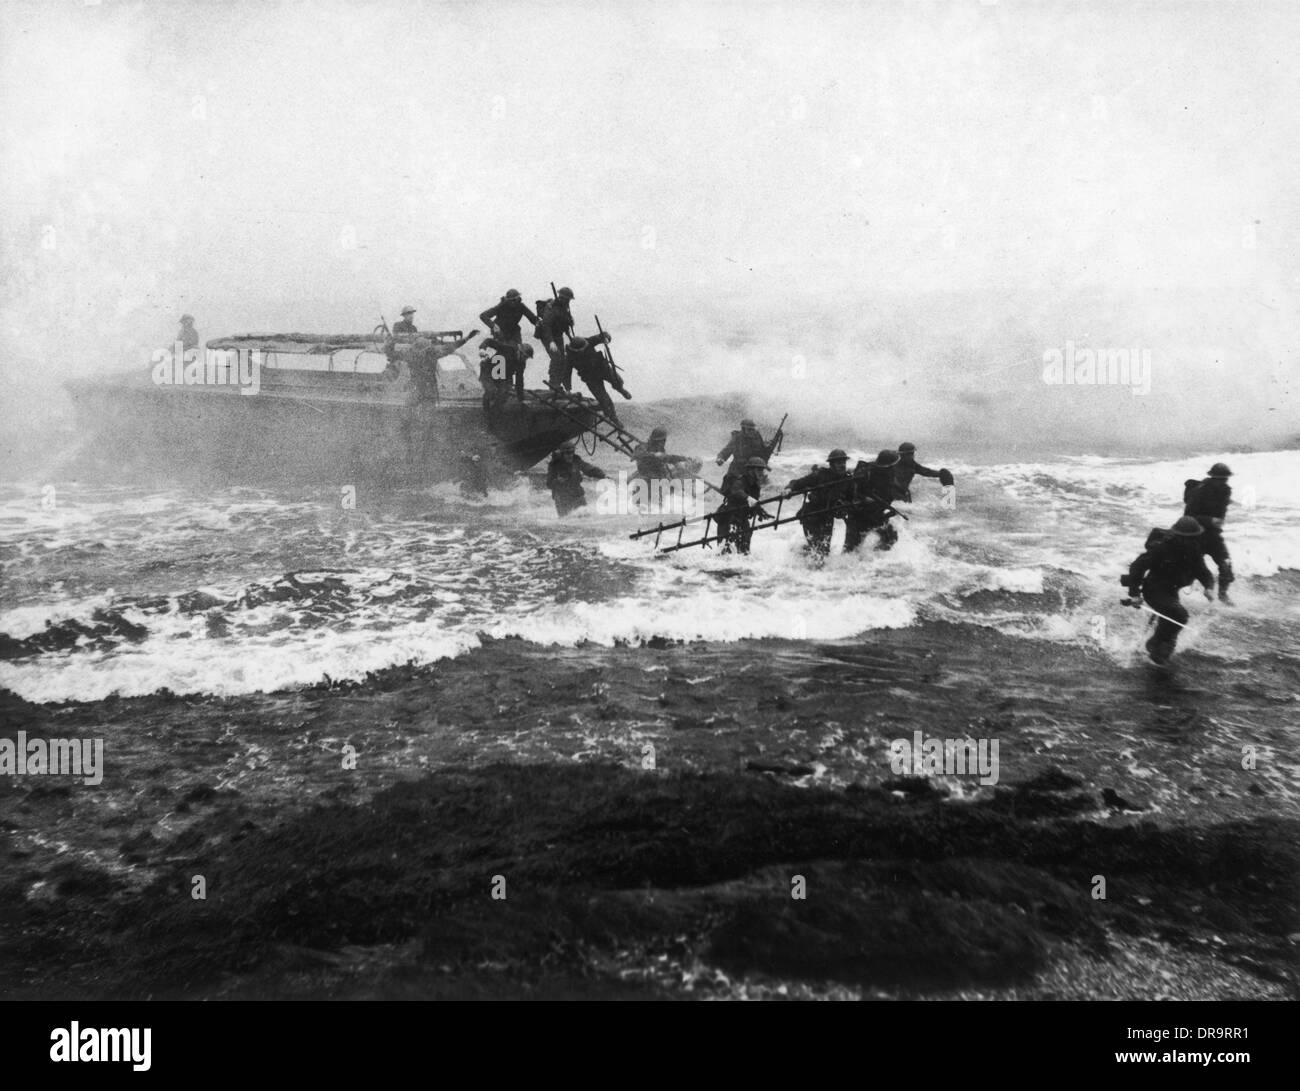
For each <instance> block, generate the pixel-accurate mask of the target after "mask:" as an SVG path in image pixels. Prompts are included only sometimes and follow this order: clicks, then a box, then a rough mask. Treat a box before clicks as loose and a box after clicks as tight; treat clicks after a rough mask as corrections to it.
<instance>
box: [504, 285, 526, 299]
mask: <svg viewBox="0 0 1300 1091" xmlns="http://www.w3.org/2000/svg"><path fill="white" fill-rule="evenodd" d="M506 298H507V299H521V298H523V297H522V296H520V294H519V289H518V288H511V289H510V291H508V292H506Z"/></svg>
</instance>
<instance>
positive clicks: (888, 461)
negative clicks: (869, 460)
mask: <svg viewBox="0 0 1300 1091" xmlns="http://www.w3.org/2000/svg"><path fill="white" fill-rule="evenodd" d="M876 465H877V466H897V465H898V452H897V451H881V452H880V454H878V455H876Z"/></svg>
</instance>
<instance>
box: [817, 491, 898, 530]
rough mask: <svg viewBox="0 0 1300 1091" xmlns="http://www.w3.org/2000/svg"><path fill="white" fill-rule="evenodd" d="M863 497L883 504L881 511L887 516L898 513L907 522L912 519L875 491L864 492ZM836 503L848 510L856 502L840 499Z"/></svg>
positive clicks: (891, 516)
mask: <svg viewBox="0 0 1300 1091" xmlns="http://www.w3.org/2000/svg"><path fill="white" fill-rule="evenodd" d="M862 499H864V500H874V501H875V502H876V503H877V504H879V505H880V506H881V513H882V514H883V515H885V516H886V517H887V518H891V519H892V518H893V517H894V516H895V515H897V516H898V517H899V518H900V519H902V520H903V522H905V523H906V522H909V521H910V519H911V517H910V516H908V515H904V514H903V513H902V512H901V511H899V510H898V509H897V508H896V507H894V505H893V504H891V503H890V502H889V501H887V500H881V499H880V497H878V496H877V495H876V494H875V493H874V492H869V493H866V494H864V495H863V497H862ZM836 503H837V505H838V506H839V507H842V508H845V509H847V510H852V508H853V503H854V502H853V501H852V500H839V501H836Z"/></svg>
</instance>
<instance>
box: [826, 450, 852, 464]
mask: <svg viewBox="0 0 1300 1091" xmlns="http://www.w3.org/2000/svg"><path fill="white" fill-rule="evenodd" d="M848 460H849V453H848V451H842V450H840V448H838V447H836V448H835V450H833V451H832V452H831V453H830V454H828V455H827V456H826V461H827V462H848Z"/></svg>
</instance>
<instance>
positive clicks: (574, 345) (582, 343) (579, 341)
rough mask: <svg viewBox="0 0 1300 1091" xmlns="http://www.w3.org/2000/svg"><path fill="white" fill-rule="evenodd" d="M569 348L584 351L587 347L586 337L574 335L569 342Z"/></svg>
mask: <svg viewBox="0 0 1300 1091" xmlns="http://www.w3.org/2000/svg"><path fill="white" fill-rule="evenodd" d="M569 348H571V349H573V350H574V352H584V351H586V348H587V339H586V338H585V337H575V338H574V339H573V340H572V341H570V342H569Z"/></svg>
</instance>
